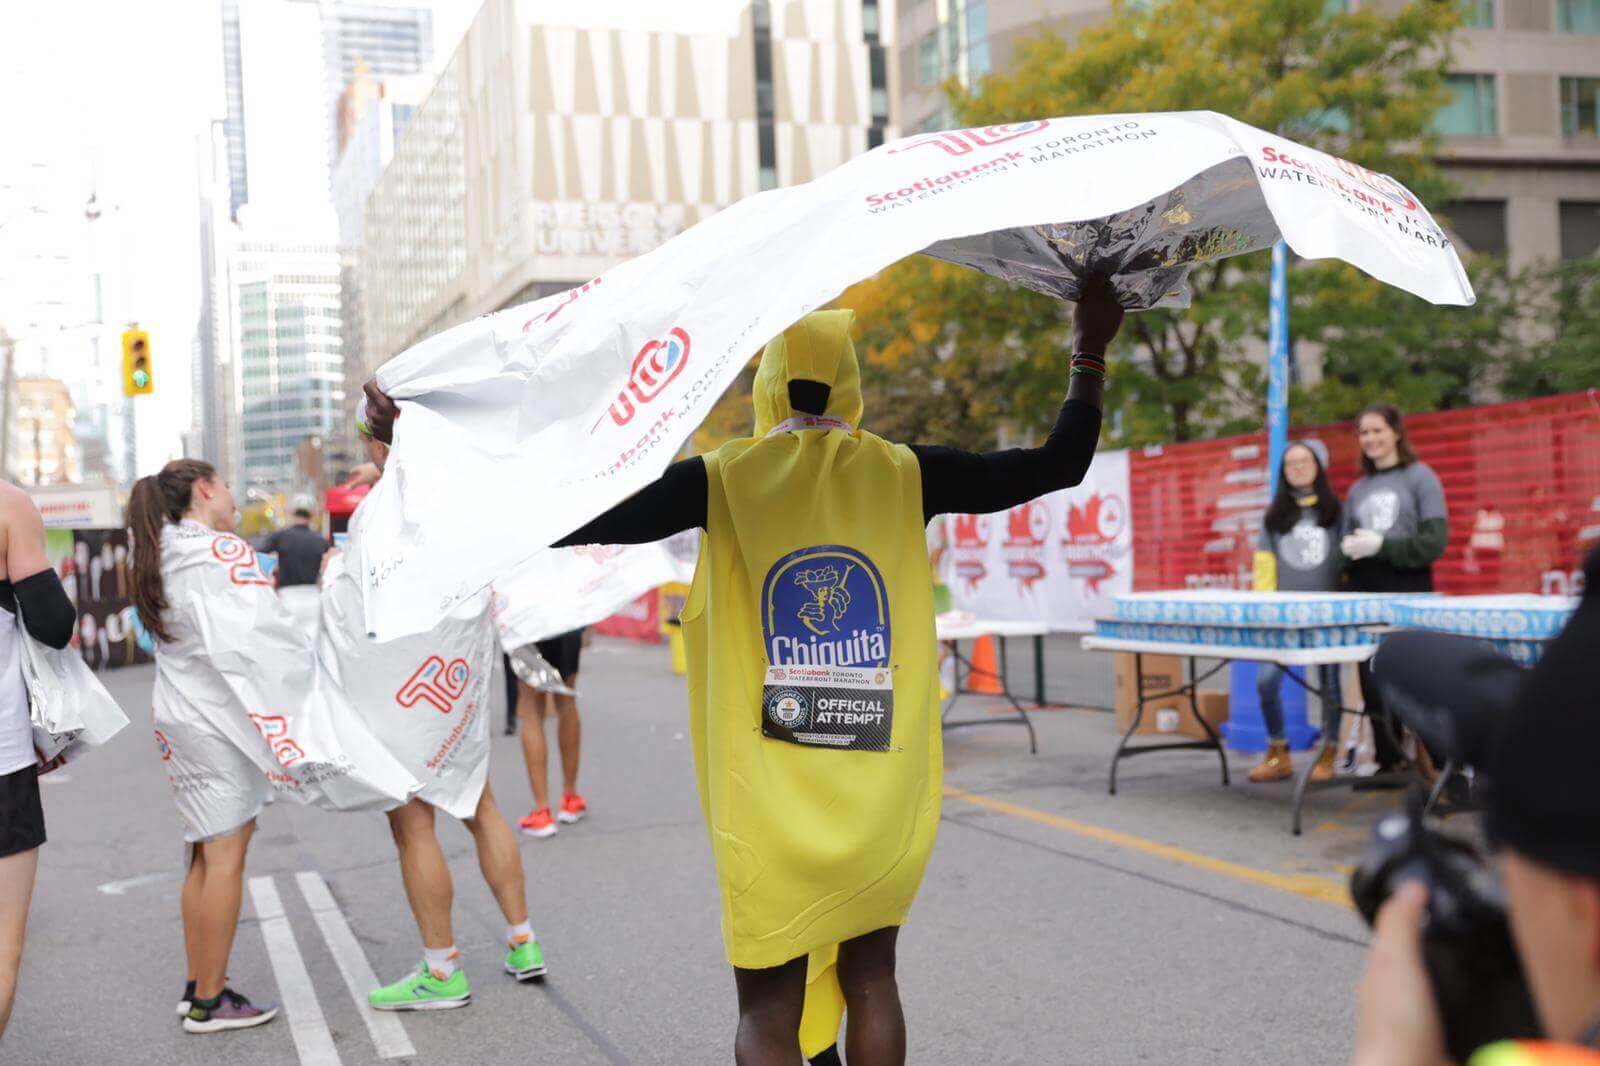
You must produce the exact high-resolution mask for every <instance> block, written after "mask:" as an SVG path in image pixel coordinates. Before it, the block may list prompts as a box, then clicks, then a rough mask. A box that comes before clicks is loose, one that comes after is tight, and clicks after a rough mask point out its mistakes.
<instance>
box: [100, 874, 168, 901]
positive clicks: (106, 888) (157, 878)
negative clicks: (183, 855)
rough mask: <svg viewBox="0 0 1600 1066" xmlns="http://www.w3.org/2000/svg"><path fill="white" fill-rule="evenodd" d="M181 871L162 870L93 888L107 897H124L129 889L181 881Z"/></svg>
mask: <svg viewBox="0 0 1600 1066" xmlns="http://www.w3.org/2000/svg"><path fill="white" fill-rule="evenodd" d="M182 880H183V871H181V870H164V871H162V872H160V873H153V874H140V875H139V876H138V877H124V878H123V879H122V880H120V881H107V882H106V883H105V884H103V885H96V886H95V888H97V889H99V890H100V891H101V892H104V893H105V894H106V895H108V896H125V895H127V893H128V889H130V888H143V887H144V886H145V885H155V884H160V883H161V882H163V881H182Z"/></svg>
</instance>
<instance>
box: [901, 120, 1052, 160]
mask: <svg viewBox="0 0 1600 1066" xmlns="http://www.w3.org/2000/svg"><path fill="white" fill-rule="evenodd" d="M1048 125H1050V120H1049V119H1043V118H1041V119H1035V120H1034V121H1032V122H1007V123H1002V124H1001V125H998V126H979V127H976V128H974V129H970V130H949V131H947V132H944V133H929V134H927V135H925V136H922V137H914V138H912V139H911V140H910V141H907V142H906V143H904V144H900V145H896V146H895V147H893V148H891V149H889V151H890V152H909V151H910V150H911V149H913V148H921V147H923V146H924V145H932V146H933V147H935V148H938V149H939V150H941V151H943V152H944V153H945V154H947V155H967V154H968V153H970V152H976V151H977V150H978V149H980V148H990V147H993V146H994V145H997V144H1004V143H1005V142H1007V141H1014V140H1016V139H1017V138H1018V137H1026V136H1028V135H1029V134H1030V133H1038V132H1039V131H1040V130H1042V129H1044V128H1045V127H1046V126H1048Z"/></svg>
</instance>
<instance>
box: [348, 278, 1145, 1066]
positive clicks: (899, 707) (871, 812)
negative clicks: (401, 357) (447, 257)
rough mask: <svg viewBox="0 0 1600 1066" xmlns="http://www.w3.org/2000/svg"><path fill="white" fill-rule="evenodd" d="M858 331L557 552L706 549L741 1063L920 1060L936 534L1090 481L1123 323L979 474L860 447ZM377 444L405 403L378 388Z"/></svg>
mask: <svg viewBox="0 0 1600 1066" xmlns="http://www.w3.org/2000/svg"><path fill="white" fill-rule="evenodd" d="M853 318H854V313H853V312H851V311H821V312H816V313H813V314H810V315H807V316H806V317H805V318H802V319H801V320H800V321H799V322H797V323H795V324H794V325H793V326H791V327H790V328H789V329H787V330H785V331H784V333H783V334H782V335H781V336H779V337H778V338H776V339H774V340H773V341H772V342H771V343H770V344H768V345H767V348H766V350H765V352H764V353H763V355H762V359H761V366H760V369H759V371H758V372H757V375H756V380H755V391H754V397H753V399H754V402H755V414H756V425H755V433H754V435H753V436H751V437H747V438H743V439H740V440H734V441H730V442H729V443H727V444H726V445H724V446H723V447H722V448H720V449H718V450H717V451H716V452H714V453H712V454H710V455H706V456H701V457H698V458H694V459H689V460H685V461H683V462H679V463H675V464H673V465H672V466H671V467H669V468H668V470H667V471H666V473H665V474H663V475H662V477H661V478H660V479H659V480H657V481H656V482H654V483H652V484H651V485H649V486H647V487H646V488H645V489H644V490H642V491H641V492H639V493H638V494H636V495H635V496H633V497H632V498H630V499H628V500H626V501H624V502H623V503H621V504H619V505H617V506H616V507H614V508H613V509H612V510H610V511H608V512H606V513H605V514H603V515H601V516H600V517H599V518H597V519H595V520H594V521H592V522H590V523H589V524H588V525H586V526H584V527H583V528H581V529H579V530H578V531H577V532H575V533H573V534H572V535H570V536H568V537H566V538H563V540H562V541H561V542H560V543H561V544H563V545H566V544H586V543H601V544H618V543H644V542H647V541H653V540H659V539H661V538H663V537H667V536H670V535H672V534H673V533H677V532H680V531H682V530H685V529H691V528H694V527H697V526H698V527H700V528H703V529H704V530H705V531H706V536H705V537H704V538H703V539H702V544H701V549H700V559H699V565H698V567H697V569H696V572H695V578H694V584H693V587H692V590H691V592H690V594H689V598H688V602H687V603H686V605H685V607H684V611H683V625H684V638H685V642H686V645H687V649H688V656H689V704H690V727H691V733H692V741H693V747H694V753H695V771H696V776H697V779H698V784H699V790H700V802H701V807H702V809H703V811H704V814H705V818H706V825H707V829H708V831H709V834H710V839H711V848H712V854H713V856H714V858H715V861H716V865H717V877H718V881H719V885H720V888H721V895H722V930H723V939H724V942H725V944H726V947H727V954H728V961H729V962H731V963H732V964H733V966H734V967H735V977H736V981H737V985H738V991H739V1011H740V1017H739V1031H738V1035H737V1038H736V1043H735V1053H736V1058H737V1061H738V1062H740V1063H756V1062H759V1063H767V1062H790V1061H793V1060H794V1058H795V1052H796V1043H797V1038H798V1043H799V1049H800V1050H801V1051H803V1052H804V1053H805V1054H806V1055H808V1056H816V1055H819V1054H823V1053H828V1054H830V1056H831V1053H830V1052H829V1051H828V1049H829V1048H830V1047H831V1045H833V1044H834V1042H835V1040H836V1039H837V1036H838V1031H839V1023H840V1019H841V1016H843V1015H845V1014H847V1015H848V1018H849V1025H848V1027H847V1033H846V1038H845V1050H846V1057H847V1058H848V1060H849V1062H850V1064H851V1066H878V1064H884V1063H900V1062H903V1061H904V1059H905V1046H906V1036H905V1021H904V1017H903V1015H902V1012H901V1007H900V1000H899V993H898V989H897V987H896V984H895V975H894V965H895V964H894V958H895V941H896V936H897V934H898V932H899V926H900V925H901V924H902V923H903V922H904V921H905V919H906V915H907V913H908V911H909V910H910V908H911V903H912V900H913V899H914V898H915V897H916V893H917V887H918V885H919V884H920V883H921V880H922V873H923V870H924V868H925V867H926V865H927V861H928V855H929V853H930V851H931V850H932V847H933V839H934V833H935V831H936V828H937V825H938V821H939V806H940V798H941V792H942V784H943V753H942V745H941V739H940V723H939V713H938V693H939V686H938V678H937V673H936V669H935V649H936V638H935V634H934V610H933V578H932V575H931V573H930V569H929V565H928V553H927V548H926V546H925V544H924V530H925V527H926V525H927V522H928V520H929V519H930V518H931V517H932V516H933V515H936V514H942V513H948V512H991V511H997V510H1002V509H1004V508H1009V507H1013V506H1016V505H1018V504H1021V503H1023V502H1026V501H1028V500H1031V499H1033V498H1035V497H1037V496H1040V495H1043V494H1045V493H1047V492H1052V491H1055V490H1057V489H1061V488H1066V487H1068V486H1070V485H1074V484H1077V483H1078V482H1079V481H1081V480H1082V478H1083V476H1084V474H1085V473H1086V472H1087V470H1088V466H1089V462H1090V460H1091V459H1092V457H1093V454H1094V449H1095V445H1096V441H1097V440H1098V437H1099V431H1100V405H1101V393H1102V388H1103V382H1104V379H1105V361H1104V352H1105V348H1106V346H1107V345H1108V344H1109V342H1110V341H1111V339H1112V337H1114V336H1115V334H1116V331H1117V329H1118V327H1119V326H1120V324H1121V321H1122V308H1121V307H1119V306H1118V305H1117V303H1116V301H1115V299H1114V298H1113V297H1112V296H1111V293H1110V289H1109V286H1108V285H1107V284H1106V283H1105V281H1104V279H1096V280H1095V282H1094V283H1093V284H1092V285H1091V286H1090V287H1089V289H1088V290H1087V291H1086V293H1085V297H1084V300H1083V302H1081V303H1080V304H1079V305H1078V308H1077V311H1076V318H1075V338H1074V340H1075V352H1076V354H1075V355H1074V357H1073V361H1072V373H1071V377H1070V385H1069V389H1068V395H1067V399H1066V401H1065V402H1064V403H1063V404H1062V407H1061V412H1060V415H1059V416H1058V418H1057V420H1056V423H1055V427H1054V429H1053V430H1052V431H1051V433H1050V436H1049V439H1048V440H1047V441H1046V443H1045V444H1044V445H1043V446H1042V447H1039V448H1034V449H1012V450H1009V451H1003V452H991V453H987V454H981V455H980V454H975V453H970V452H963V451H959V450H956V449H952V448H942V447H929V446H917V447H906V446H904V445H897V444H891V443H889V442H888V441H885V440H883V439H882V438H880V437H877V436H875V435H873V434H872V433H869V432H867V431H865V430H863V429H862V428H861V417H862V394H861V379H860V371H859V368H858V366H857V363H856V355H855V350H854V347H853V346H852V344H851V341H850V332H849V331H850V325H851V321H852V320H853ZM367 388H368V396H369V398H370V400H371V402H372V411H373V418H374V421H375V425H374V427H373V428H374V432H375V433H377V434H378V435H379V436H380V438H381V437H387V436H388V433H389V430H390V424H391V422H392V418H393V415H394V413H395V408H394V404H393V401H391V400H390V399H389V398H388V397H387V396H385V395H384V394H383V393H382V392H381V391H379V390H378V388H377V386H376V384H375V383H369V384H368V387H367Z"/></svg>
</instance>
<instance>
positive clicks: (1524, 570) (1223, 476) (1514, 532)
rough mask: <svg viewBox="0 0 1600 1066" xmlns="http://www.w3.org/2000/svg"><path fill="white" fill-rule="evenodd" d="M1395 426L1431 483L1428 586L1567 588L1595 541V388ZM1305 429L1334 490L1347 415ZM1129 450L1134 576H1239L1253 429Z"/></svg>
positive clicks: (1598, 430) (1250, 505) (1260, 443)
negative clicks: (1435, 478) (1324, 458)
mask: <svg viewBox="0 0 1600 1066" xmlns="http://www.w3.org/2000/svg"><path fill="white" fill-rule="evenodd" d="M1406 432H1407V434H1408V436H1409V437H1410V438H1411V444H1412V447H1413V449H1414V450H1415V451H1416V453H1417V456H1418V457H1419V458H1420V459H1421V460H1422V461H1423V462H1425V463H1427V464H1428V465H1429V466H1431V467H1433V469H1434V470H1435V471H1436V472H1437V473H1438V475H1439V479H1440V480H1441V481H1442V482H1443V483H1444V491H1445V499H1446V503H1447V506H1448V509H1449V512H1450V541H1449V546H1448V548H1447V549H1446V550H1445V554H1444V557H1443V558H1442V559H1440V560H1439V561H1438V562H1437V563H1435V564H1434V568H1433V574H1434V584H1435V587H1437V588H1438V590H1439V591H1441V592H1450V593H1458V594H1459V593H1480V592H1537V593H1571V592H1575V591H1577V587H1575V582H1578V581H1580V580H1581V578H1580V574H1579V570H1580V567H1581V564H1582V562H1583V558H1584V556H1585V554H1586V553H1587V552H1589V551H1590V550H1593V549H1594V547H1595V546H1596V545H1600V393H1597V392H1596V390H1592V389H1591V390H1590V391H1588V392H1580V393H1569V394H1567V395H1564V396H1551V397H1547V398H1544V399H1539V400H1525V401H1520V402H1517V403H1503V404H1494V405H1492V406H1488V407H1469V408H1463V409H1461V410H1455V411H1441V412H1437V413H1434V414H1418V415H1412V416H1408V417H1407V418H1406ZM1312 437H1314V438H1317V439H1319V440H1321V441H1322V442H1323V443H1324V444H1325V445H1327V448H1328V456H1329V463H1328V474H1329V477H1330V478H1331V479H1332V481H1333V486H1334V488H1335V489H1336V490H1337V491H1338V492H1339V494H1340V496H1341V497H1342V496H1344V495H1345V494H1346V493H1347V492H1348V491H1349V489H1350V486H1351V484H1352V483H1353V482H1354V481H1355V480H1356V478H1357V477H1359V476H1360V473H1361V468H1360V462H1361V452H1360V449H1359V447H1358V446H1357V443H1356V429H1355V424H1354V423H1353V422H1340V423H1335V424H1332V425H1326V426H1315V427H1308V428H1303V429H1296V430H1292V431H1291V432H1290V434H1289V439H1290V440H1291V441H1294V440H1305V439H1307V438H1312ZM1131 462H1132V468H1131V471H1130V478H1129V480H1130V490H1131V495H1132V513H1133V559H1134V575H1133V581H1134V588H1135V589H1136V590H1138V591H1146V590H1154V589H1173V588H1199V587H1217V588H1249V587H1250V557H1251V553H1252V552H1253V551H1254V550H1255V544H1256V537H1257V535H1258V534H1259V532H1260V529H1261V515H1262V513H1263V511H1265V509H1266V504H1267V500H1268V496H1269V486H1268V485H1267V481H1266V462H1267V441H1266V434H1265V433H1264V432H1263V433H1256V434H1250V435H1247V436H1240V437H1224V438H1221V439H1219V440H1210V441H1196V442H1193V443H1189V444H1169V445H1165V446H1154V447H1149V448H1144V449H1135V450H1134V451H1133V453H1132V455H1131Z"/></svg>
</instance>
